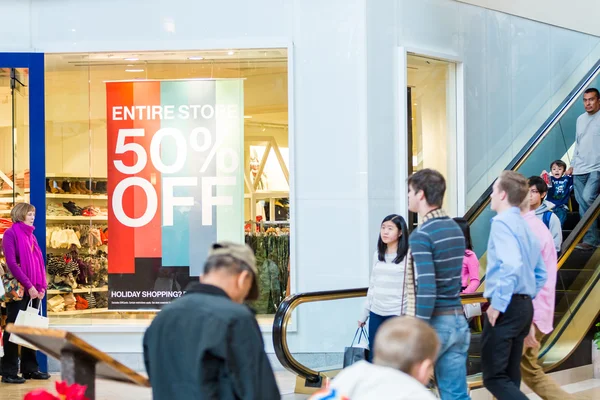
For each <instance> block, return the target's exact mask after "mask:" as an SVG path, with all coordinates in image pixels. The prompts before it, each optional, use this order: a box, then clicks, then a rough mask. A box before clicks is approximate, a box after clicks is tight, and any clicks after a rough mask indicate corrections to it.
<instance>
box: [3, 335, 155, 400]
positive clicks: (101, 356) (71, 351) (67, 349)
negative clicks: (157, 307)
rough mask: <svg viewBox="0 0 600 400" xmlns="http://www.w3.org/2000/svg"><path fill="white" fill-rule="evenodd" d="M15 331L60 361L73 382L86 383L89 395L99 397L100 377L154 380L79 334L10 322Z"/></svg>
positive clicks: (141, 382)
mask: <svg viewBox="0 0 600 400" xmlns="http://www.w3.org/2000/svg"><path fill="white" fill-rule="evenodd" d="M6 331H7V332H10V333H11V334H13V333H14V334H15V335H18V336H20V337H21V338H23V339H24V340H26V341H27V342H29V343H31V344H32V345H34V346H35V347H37V348H38V349H39V350H40V351H42V352H44V353H46V354H47V355H49V356H52V357H54V358H56V359H57V360H59V361H60V366H61V377H62V379H63V380H64V381H66V382H67V383H68V384H69V385H72V384H73V383H77V384H79V385H86V386H87V389H86V392H85V396H86V397H87V398H88V399H90V400H95V398H96V378H102V379H107V380H111V381H117V382H124V383H130V384H134V385H138V386H143V387H150V381H149V380H148V378H146V377H145V376H143V375H140V374H138V373H137V372H135V371H134V370H132V369H131V368H128V367H126V366H125V365H123V364H121V363H120V362H118V361H117V360H115V359H114V358H112V357H111V356H109V355H108V354H106V353H104V352H102V351H100V350H98V349H96V348H95V347H93V346H91V345H90V344H89V343H87V342H86V341H84V340H82V339H81V338H79V337H77V336H76V335H74V334H72V333H70V332H66V331H61V330H56V329H39V328H30V327H26V326H15V325H13V324H8V325H7V327H6Z"/></svg>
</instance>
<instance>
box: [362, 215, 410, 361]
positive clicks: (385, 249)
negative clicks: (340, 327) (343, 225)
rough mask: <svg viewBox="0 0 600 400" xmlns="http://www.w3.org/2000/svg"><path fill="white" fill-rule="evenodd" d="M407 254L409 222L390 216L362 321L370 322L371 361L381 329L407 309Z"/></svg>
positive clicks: (376, 256)
mask: <svg viewBox="0 0 600 400" xmlns="http://www.w3.org/2000/svg"><path fill="white" fill-rule="evenodd" d="M407 253H408V228H407V226H406V221H404V218H402V217H401V216H400V215H397V214H391V215H388V216H387V217H385V218H384V219H383V221H382V222H381V228H380V231H379V240H378V242H377V251H376V252H375V254H374V256H373V270H372V271H371V281H370V284H369V291H368V292H367V300H366V303H365V307H364V310H363V312H362V315H361V318H360V319H359V320H358V326H359V327H363V326H365V324H366V321H367V319H368V320H369V348H370V352H369V353H370V355H369V358H370V359H369V361H371V359H372V357H373V349H374V348H375V335H376V334H377V330H378V329H379V326H380V325H381V324H382V323H383V322H384V321H385V320H387V319H389V318H392V317H396V316H399V315H402V314H403V313H404V310H405V309H406V295H405V293H404V276H405V273H406V254H407Z"/></svg>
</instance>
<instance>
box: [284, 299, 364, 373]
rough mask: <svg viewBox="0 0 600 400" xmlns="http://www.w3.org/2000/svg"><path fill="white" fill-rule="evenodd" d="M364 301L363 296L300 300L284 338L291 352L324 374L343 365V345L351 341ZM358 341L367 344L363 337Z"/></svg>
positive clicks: (297, 358) (302, 362)
mask: <svg viewBox="0 0 600 400" xmlns="http://www.w3.org/2000/svg"><path fill="white" fill-rule="evenodd" d="M364 302H365V298H364V297H359V298H351V299H342V300H330V301H317V302H312V303H304V304H300V305H299V306H298V307H297V308H296V309H295V310H294V311H293V313H292V318H291V319H290V324H289V325H288V336H287V341H288V347H289V351H290V353H291V354H292V356H293V357H294V358H295V359H296V360H298V362H300V364H303V365H304V366H306V367H308V368H310V369H312V370H315V371H318V372H324V373H326V374H327V372H328V371H335V370H339V369H342V366H343V362H344V353H343V352H344V347H349V346H350V345H351V344H352V339H353V337H354V334H355V333H356V330H357V325H356V321H358V319H359V318H360V313H361V311H362V310H363V308H364ZM324 315H327V318H323V316H324ZM365 328H367V326H365ZM294 329H297V330H298V331H302V335H295V334H293V333H290V331H291V330H294ZM300 338H302V340H296V339H300ZM357 341H358V338H357ZM360 344H361V345H363V344H364V345H366V346H367V348H368V342H367V341H365V340H364V339H362V340H361V342H360Z"/></svg>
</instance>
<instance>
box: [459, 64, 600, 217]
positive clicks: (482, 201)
mask: <svg viewBox="0 0 600 400" xmlns="http://www.w3.org/2000/svg"><path fill="white" fill-rule="evenodd" d="M599 73H600V60H598V61H597V62H596V64H594V66H593V67H592V68H591V69H590V70H589V71H588V72H587V73H586V74H585V76H584V77H583V78H582V79H581V80H580V81H579V83H578V84H577V85H576V86H575V88H574V89H573V90H572V91H571V92H570V93H569V95H568V96H567V97H566V98H565V99H564V100H563V101H562V103H560V105H559V106H558V107H557V108H556V109H555V110H554V112H553V113H552V114H550V116H549V117H548V118H547V119H546V121H544V123H543V124H542V126H541V127H540V128H539V129H538V130H537V131H536V132H535V134H534V135H533V136H532V137H531V139H529V141H528V142H527V143H526V144H525V146H523V148H522V149H521V150H520V151H519V153H518V154H517V155H516V156H515V157H514V158H513V159H512V160H511V162H510V163H509V164H508V165H507V167H506V168H505V169H506V170H516V169H518V168H519V167H520V166H521V165H522V164H523V162H525V160H526V159H527V157H528V156H529V155H530V154H531V152H532V151H533V150H535V148H536V147H537V146H538V145H539V144H540V143H541V142H542V140H543V139H544V138H545V137H546V135H547V134H548V133H549V132H550V130H551V129H552V128H553V127H554V125H556V123H557V122H558V120H560V118H561V117H562V116H563V114H564V113H565V112H566V111H567V110H568V109H569V108H571V106H572V105H573V104H574V103H575V102H576V101H577V99H578V98H579V96H580V94H581V92H582V91H583V90H585V89H586V88H587V86H588V85H589V83H590V82H591V81H592V80H593V79H594V78H595V77H596V76H597V75H598V74H599ZM492 188H493V183H492V184H491V185H489V187H488V188H487V189H486V190H485V191H484V192H483V194H482V195H481V196H480V197H479V199H477V201H476V202H475V203H474V204H473V205H472V206H471V207H470V208H469V210H468V211H467V212H466V214H465V216H464V218H465V219H466V220H467V221H469V224H471V223H473V221H474V220H475V218H477V216H478V215H479V214H480V213H481V212H482V211H483V209H484V208H485V207H486V206H487V205H488V203H489V201H490V195H491V194H492Z"/></svg>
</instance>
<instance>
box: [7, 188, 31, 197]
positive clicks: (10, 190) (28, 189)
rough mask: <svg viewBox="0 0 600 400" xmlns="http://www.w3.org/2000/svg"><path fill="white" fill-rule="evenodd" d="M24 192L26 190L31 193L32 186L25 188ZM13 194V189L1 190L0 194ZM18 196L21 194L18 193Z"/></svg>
mask: <svg viewBox="0 0 600 400" xmlns="http://www.w3.org/2000/svg"><path fill="white" fill-rule="evenodd" d="M24 192H25V193H30V192H31V189H30V188H26V189H25V190H24ZM12 194H13V191H12V189H5V190H0V196H11V195H12ZM17 196H20V195H19V194H18V193H17Z"/></svg>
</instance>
